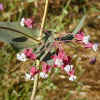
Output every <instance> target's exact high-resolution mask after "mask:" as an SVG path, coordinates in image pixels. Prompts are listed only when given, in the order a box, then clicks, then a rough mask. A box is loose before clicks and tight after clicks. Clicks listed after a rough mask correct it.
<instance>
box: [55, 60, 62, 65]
mask: <svg viewBox="0 0 100 100" xmlns="http://www.w3.org/2000/svg"><path fill="white" fill-rule="evenodd" d="M55 65H57V66H62V65H63V60H62V59H56V61H55Z"/></svg>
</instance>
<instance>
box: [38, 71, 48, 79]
mask: <svg viewBox="0 0 100 100" xmlns="http://www.w3.org/2000/svg"><path fill="white" fill-rule="evenodd" d="M40 77H41V78H47V77H48V74H46V73H44V72H40Z"/></svg>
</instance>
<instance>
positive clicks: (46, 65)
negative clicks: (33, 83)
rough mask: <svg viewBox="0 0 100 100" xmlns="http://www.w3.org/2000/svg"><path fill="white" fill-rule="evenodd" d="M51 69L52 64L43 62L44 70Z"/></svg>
mask: <svg viewBox="0 0 100 100" xmlns="http://www.w3.org/2000/svg"><path fill="white" fill-rule="evenodd" d="M50 69H51V66H50V65H48V64H47V63H45V62H43V63H42V72H44V73H48V72H49V71H50Z"/></svg>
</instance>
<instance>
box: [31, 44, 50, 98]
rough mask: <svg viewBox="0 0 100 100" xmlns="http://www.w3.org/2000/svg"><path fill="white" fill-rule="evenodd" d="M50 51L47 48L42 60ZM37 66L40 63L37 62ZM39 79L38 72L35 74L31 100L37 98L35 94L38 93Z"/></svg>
mask: <svg viewBox="0 0 100 100" xmlns="http://www.w3.org/2000/svg"><path fill="white" fill-rule="evenodd" d="M50 46H51V45H50ZM48 52H49V49H48V50H46V51H45V53H44V54H43V55H42V56H41V58H40V62H41V61H42V60H43V59H44V58H45V56H46V55H47V54H48ZM36 66H39V64H37V65H36ZM38 79H39V74H37V75H36V76H35V80H34V85H33V90H32V96H31V99H30V100H35V94H36V90H37V86H38Z"/></svg>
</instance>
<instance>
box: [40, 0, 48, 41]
mask: <svg viewBox="0 0 100 100" xmlns="http://www.w3.org/2000/svg"><path fill="white" fill-rule="evenodd" d="M47 9H48V0H46V4H45V9H44V15H43V19H42V23H41V28H40V37H39V40H41V39H42V35H43V28H44V23H45V19H46V14H47Z"/></svg>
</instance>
